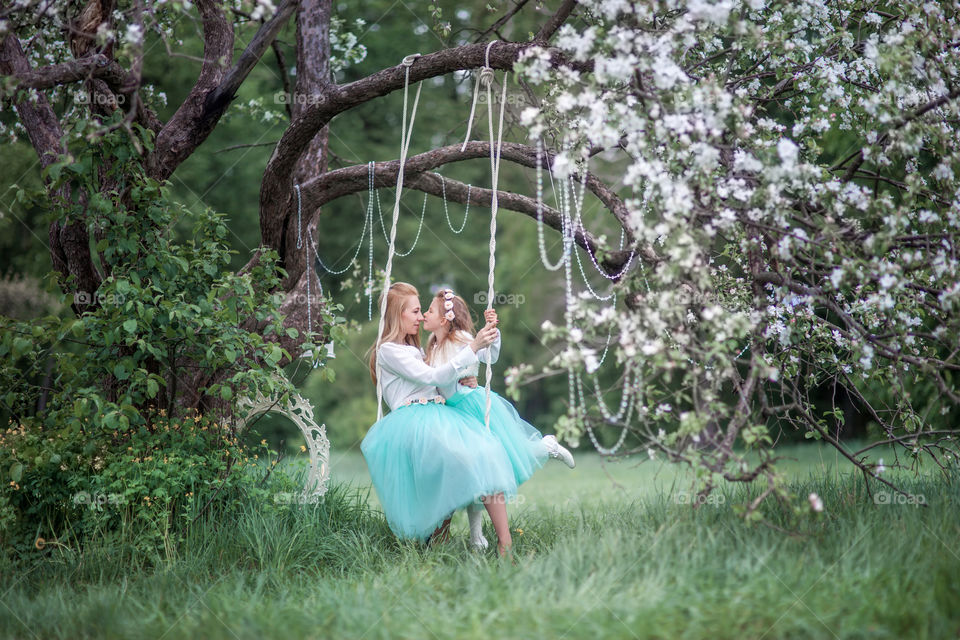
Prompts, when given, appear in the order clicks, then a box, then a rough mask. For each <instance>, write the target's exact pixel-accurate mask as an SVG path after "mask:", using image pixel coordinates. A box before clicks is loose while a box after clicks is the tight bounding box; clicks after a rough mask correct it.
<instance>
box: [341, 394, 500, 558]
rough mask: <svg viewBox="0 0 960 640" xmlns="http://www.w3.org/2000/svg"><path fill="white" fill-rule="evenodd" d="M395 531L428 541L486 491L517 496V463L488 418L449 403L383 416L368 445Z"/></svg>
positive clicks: (366, 452) (373, 473)
mask: <svg viewBox="0 0 960 640" xmlns="http://www.w3.org/2000/svg"><path fill="white" fill-rule="evenodd" d="M360 450H361V451H362V452H363V457H364V458H365V459H366V461H367V468H368V469H369V470H370V477H371V478H372V479H373V486H374V488H375V489H376V491H377V497H379V498H380V504H381V506H382V507H383V512H384V514H385V515H386V517H387V522H388V523H389V524H390V528H391V529H392V530H393V532H394V533H395V534H396V535H397V537H399V538H414V539H418V540H424V539H426V538H427V537H428V536H429V535H430V534H431V533H433V531H434V529H436V528H437V527H438V526H439V525H440V524H441V523H442V522H443V521H444V520H445V519H446V518H447V517H449V516H450V515H451V514H452V513H453V512H454V511H456V510H457V509H461V508H463V507H466V506H467V505H469V504H471V503H473V502H475V501H476V500H477V499H478V498H480V497H481V496H487V495H495V494H497V493H503V494H504V495H505V497H508V498H509V497H512V496H514V495H516V493H517V482H516V480H515V479H514V473H513V469H512V467H511V464H510V460H509V459H508V457H507V454H506V452H505V451H504V448H503V446H502V445H501V444H500V442H499V441H498V440H497V438H495V437H494V436H493V435H492V434H491V433H490V432H488V431H487V429H486V427H484V425H483V421H482V420H481V421H479V422H478V421H477V419H476V418H475V417H473V416H471V415H469V414H466V413H464V412H462V411H457V410H455V409H453V408H451V407H448V406H445V405H442V404H433V403H430V404H423V405H421V404H412V405H409V406H406V407H399V408H397V409H394V410H393V411H391V412H390V413H389V414H387V415H386V416H384V417H383V418H382V419H381V420H378V421H377V422H376V423H375V424H374V425H373V426H372V427H370V430H369V431H368V432H367V435H366V437H364V439H363V442H362V443H361V445H360Z"/></svg>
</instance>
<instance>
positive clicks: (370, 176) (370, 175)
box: [360, 160, 376, 321]
mask: <svg viewBox="0 0 960 640" xmlns="http://www.w3.org/2000/svg"><path fill="white" fill-rule="evenodd" d="M375 173H376V163H375V162H374V161H373V160H371V161H370V162H369V163H367V220H369V221H370V233H369V234H368V237H369V238H370V252H369V257H368V259H367V320H368V321H372V320H373V197H374V195H375V194H376V189H375V188H374V174H375ZM360 239H361V240H363V238H362V237H361V238H360Z"/></svg>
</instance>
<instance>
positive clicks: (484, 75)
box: [460, 40, 499, 152]
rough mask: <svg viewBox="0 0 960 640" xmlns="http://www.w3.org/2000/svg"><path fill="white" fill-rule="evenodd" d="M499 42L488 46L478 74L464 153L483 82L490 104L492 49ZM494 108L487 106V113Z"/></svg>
mask: <svg viewBox="0 0 960 640" xmlns="http://www.w3.org/2000/svg"><path fill="white" fill-rule="evenodd" d="M497 42H499V40H491V41H490V42H489V43H488V44H487V50H486V51H485V52H484V54H483V64H484V66H483V68H482V69H480V73H478V74H477V82H476V84H474V86H473V103H472V104H471V105H470V117H469V118H467V135H466V137H464V139H463V145H461V146H460V151H461V152H463V151H464V150H465V149H466V148H467V142H469V141H470V130H471V129H472V128H473V116H474V115H475V114H476V112H477V97H478V96H479V95H480V84H481V82H482V83H483V84H484V85H485V86H486V87H487V100H488V103H489V99H490V85H491V84H493V69H491V68H490V47H492V46H493V45H494V44H495V43H497ZM492 108H493V104H492V103H489V104H487V113H489V112H490V109H492ZM490 144H493V131H492V130H491V132H490Z"/></svg>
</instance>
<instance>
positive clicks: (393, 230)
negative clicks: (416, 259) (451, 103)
mask: <svg viewBox="0 0 960 640" xmlns="http://www.w3.org/2000/svg"><path fill="white" fill-rule="evenodd" d="M419 57H420V54H419V53H414V54H412V55H409V56H407V57H405V58H404V59H403V63H402V64H403V66H404V78H403V123H402V125H401V127H400V169H399V170H398V173H397V194H396V198H395V199H394V203H393V223H392V225H391V227H390V245H389V247H388V249H387V266H386V268H385V270H384V271H385V273H384V278H383V298H382V299H381V300H380V323H379V326H378V327H377V348H376V350H375V351H374V354H375V357H376V362H377V364H376V372H377V420H380V419H381V418H382V417H383V382H382V380H383V376H382V375H381V368H380V341H381V340H382V339H383V325H384V319H385V316H386V314H387V297H388V296H389V294H390V275H391V272H392V271H393V253H394V249H395V247H396V240H397V221H398V220H399V219H400V194H401V193H402V191H403V169H404V165H405V164H406V162H407V151H408V150H409V148H410V138H411V134H412V133H413V122H414V120H415V119H416V115H417V105H418V104H419V103H420V90H421V89H422V88H423V84H422V83H417V93H416V96H414V99H413V107H412V108H411V109H410V126H409V128H408V127H407V102H408V97H407V96H408V90H409V86H410V67H412V66H413V63H414V61H415V60H416V59H417V58H419Z"/></svg>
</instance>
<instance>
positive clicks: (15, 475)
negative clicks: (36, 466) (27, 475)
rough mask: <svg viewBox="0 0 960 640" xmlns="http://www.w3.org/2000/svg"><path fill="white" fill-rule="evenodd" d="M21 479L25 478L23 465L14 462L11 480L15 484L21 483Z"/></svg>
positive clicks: (11, 468)
mask: <svg viewBox="0 0 960 640" xmlns="http://www.w3.org/2000/svg"><path fill="white" fill-rule="evenodd" d="M21 478H23V465H22V464H20V463H19V462H14V463H13V464H12V465H10V479H11V480H13V481H14V482H20V479H21Z"/></svg>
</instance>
